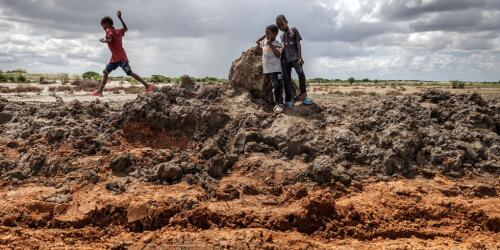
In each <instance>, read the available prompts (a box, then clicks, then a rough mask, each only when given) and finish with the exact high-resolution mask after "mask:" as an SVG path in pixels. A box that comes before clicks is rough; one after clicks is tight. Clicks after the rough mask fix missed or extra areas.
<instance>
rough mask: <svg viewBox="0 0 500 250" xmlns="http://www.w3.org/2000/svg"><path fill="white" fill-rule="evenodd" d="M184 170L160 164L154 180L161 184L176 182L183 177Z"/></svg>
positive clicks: (167, 164) (157, 166)
mask: <svg viewBox="0 0 500 250" xmlns="http://www.w3.org/2000/svg"><path fill="white" fill-rule="evenodd" d="M182 174H183V172H182V168H180V167H178V166H176V165H173V164H171V163H160V164H158V165H156V166H155V177H154V179H156V180H158V181H161V182H175V181H178V180H179V179H180V178H181V177H182Z"/></svg>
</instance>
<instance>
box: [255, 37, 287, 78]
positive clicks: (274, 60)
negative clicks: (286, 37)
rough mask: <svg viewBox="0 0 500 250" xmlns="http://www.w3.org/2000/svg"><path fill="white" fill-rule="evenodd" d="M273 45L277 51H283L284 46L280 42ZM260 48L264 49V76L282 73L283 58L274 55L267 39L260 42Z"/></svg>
mask: <svg viewBox="0 0 500 250" xmlns="http://www.w3.org/2000/svg"><path fill="white" fill-rule="evenodd" d="M273 45H274V47H275V48H276V49H278V50H279V51H282V49H283V46H282V44H281V43H280V42H278V41H274V42H273ZM260 47H261V48H262V67H263V68H264V74H270V73H282V71H281V58H280V57H277V56H276V55H275V54H274V52H273V50H272V49H271V47H269V45H268V44H267V39H265V40H264V41H261V42H260Z"/></svg>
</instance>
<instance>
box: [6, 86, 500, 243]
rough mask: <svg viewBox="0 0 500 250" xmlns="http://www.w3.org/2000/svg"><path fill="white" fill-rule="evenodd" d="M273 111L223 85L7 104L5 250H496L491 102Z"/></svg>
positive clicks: (321, 104) (426, 96)
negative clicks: (117, 98)
mask: <svg viewBox="0 0 500 250" xmlns="http://www.w3.org/2000/svg"><path fill="white" fill-rule="evenodd" d="M318 100H319V99H318ZM271 109H272V107H269V106H266V105H265V104H263V103H260V102H259V101H256V100H252V98H251V97H250V96H249V95H248V94H245V93H240V92H238V91H236V90H234V89H231V88H229V87H227V86H221V85H215V86H197V85H189V86H185V85H183V86H182V87H162V88H161V89H159V90H157V91H156V92H154V93H152V94H150V95H149V96H144V95H140V96H139V97H137V99H136V100H133V101H130V102H128V103H125V104H124V105H123V106H110V105H108V104H107V103H104V102H99V101H93V102H88V103H81V102H78V101H73V102H71V103H49V104H41V103H18V102H11V101H8V100H6V99H1V98H0V200H1V201H2V202H1V203H0V248H2V249H3V248H5V249H30V248H35V249H66V248H73V249H109V248H111V249H171V248H174V249H207V248H214V249H226V248H230V249H235V248H236V249H336V248H340V249H351V248H356V249H377V248H384V249H429V248H433V249H442V248H445V249H447V248H457V249H497V248H499V247H500V233H499V231H500V198H499V192H500V189H499V184H500V179H499V173H500V165H499V164H500V148H499V146H500V145H499V142H500V137H499V133H500V117H499V113H500V105H499V104H498V103H497V102H496V101H495V100H489V101H486V100H484V99H483V98H482V97H481V96H479V95H475V94H473V95H453V94H449V93H446V92H442V91H435V90H431V91H427V92H425V93H423V94H420V95H408V96H359V97H351V96H335V97H334V98H328V97H322V99H321V100H319V101H318V104H317V105H313V106H307V107H306V106H301V105H299V106H296V107H294V109H293V110H287V111H286V112H285V113H284V114H280V115H276V114H273V113H272V110H271Z"/></svg>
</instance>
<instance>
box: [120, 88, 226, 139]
mask: <svg viewBox="0 0 500 250" xmlns="http://www.w3.org/2000/svg"><path fill="white" fill-rule="evenodd" d="M186 81H187V80H186ZM184 85H185V86H184V87H186V88H184V89H179V88H171V87H163V88H161V89H160V90H158V91H155V92H153V93H151V94H150V95H147V96H146V95H141V96H139V97H137V99H136V100H135V101H133V102H129V103H127V104H125V106H124V107H123V112H122V120H123V122H124V123H125V124H126V123H144V124H146V125H148V126H149V127H151V128H153V129H156V130H158V131H167V132H168V133H169V134H170V135H173V136H189V137H191V138H194V139H199V140H202V139H207V138H209V137H211V136H214V135H215V134H217V133H218V131H219V130H220V129H221V128H223V127H224V126H225V125H226V123H227V122H228V121H229V116H228V115H227V114H226V112H227V110H226V109H224V108H223V107H220V106H217V105H214V104H212V103H210V102H208V101H204V100H200V99H197V98H193V97H194V96H192V95H191V94H192V93H193V91H194V89H193V88H194V86H193V85H191V84H189V83H187V84H184Z"/></svg>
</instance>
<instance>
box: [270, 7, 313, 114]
mask: <svg viewBox="0 0 500 250" xmlns="http://www.w3.org/2000/svg"><path fill="white" fill-rule="evenodd" d="M276 25H277V26H278V28H279V29H280V30H281V31H283V34H282V35H281V42H282V43H283V47H284V48H283V53H281V62H282V68H283V76H284V79H285V86H287V85H289V86H292V69H295V72H296V73H297V75H298V76H299V88H300V95H299V96H298V99H299V100H300V101H301V102H302V103H303V104H305V105H310V104H313V101H312V100H311V99H310V98H308V97H307V90H306V75H305V74H304V69H303V68H302V65H304V59H302V46H301V44H300V41H301V40H302V37H301V36H300V33H299V30H298V29H297V28H290V27H289V26H288V20H286V17H285V16H284V15H279V16H278V17H276ZM286 105H287V106H288V107H291V106H293V102H292V101H291V100H290V101H289V100H287V102H286Z"/></svg>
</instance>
